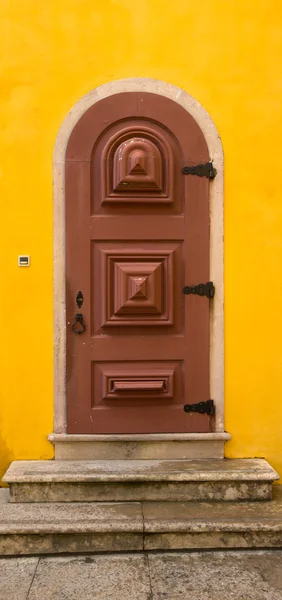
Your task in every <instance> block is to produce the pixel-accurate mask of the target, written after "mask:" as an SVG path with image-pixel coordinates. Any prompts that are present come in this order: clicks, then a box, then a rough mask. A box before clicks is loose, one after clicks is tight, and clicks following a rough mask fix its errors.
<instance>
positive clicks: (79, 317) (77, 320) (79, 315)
mask: <svg viewBox="0 0 282 600" xmlns="http://www.w3.org/2000/svg"><path fill="white" fill-rule="evenodd" d="M77 323H79V324H80V325H81V327H80V328H79V329H77V328H76V325H77ZM72 331H73V332H74V333H83V332H84V331H85V325H84V323H83V314H82V313H77V314H76V315H75V322H74V324H73V326H72Z"/></svg>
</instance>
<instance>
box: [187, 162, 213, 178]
mask: <svg viewBox="0 0 282 600" xmlns="http://www.w3.org/2000/svg"><path fill="white" fill-rule="evenodd" d="M216 172H217V171H216V169H215V168H214V166H213V164H212V162H209V163H206V164H201V165H195V166H191V167H183V169H182V173H183V175H198V177H207V179H214V178H215V176H216Z"/></svg>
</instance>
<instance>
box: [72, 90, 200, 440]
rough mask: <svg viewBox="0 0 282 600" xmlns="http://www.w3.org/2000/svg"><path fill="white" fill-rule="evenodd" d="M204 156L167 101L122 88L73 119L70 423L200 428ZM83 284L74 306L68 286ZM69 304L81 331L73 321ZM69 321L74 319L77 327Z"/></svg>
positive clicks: (140, 429)
mask: <svg viewBox="0 0 282 600" xmlns="http://www.w3.org/2000/svg"><path fill="white" fill-rule="evenodd" d="M208 160H209V154H208V150H207V145H206V142H205V140H204V137H203V134H202V132H201V130H200V129H199V127H198V125H197V124H196V122H195V121H194V120H193V118H192V117H191V116H190V115H189V114H188V113H187V112H186V111H185V110H184V109H183V108H182V107H181V106H179V105H178V104H176V103H174V102H173V101H171V100H169V99H167V98H164V97H161V96H158V95H155V94H149V93H140V92H138V93H122V94H117V95H115V96H111V97H110V98H106V99H104V100H101V101H99V102H97V103H96V104H95V105H94V106H92V107H91V108H90V109H89V110H88V111H87V112H86V113H85V114H84V116H83V117H82V118H81V119H80V121H79V122H78V124H77V125H76V127H75V128H74V130H73V132H72V135H71V137H70V140H69V143H68V148H67V156H66V285H67V431H68V433H151V432H208V431H210V417H208V416H207V415H200V414H196V413H192V414H189V413H188V414H187V413H185V412H184V410H183V406H184V405H185V404H186V403H188V404H194V403H198V402H201V401H205V400H208V399H209V397H210V396H209V393H210V392H209V300H208V299H207V298H206V297H200V296H193V295H188V296H185V295H184V294H183V291H182V290H183V287H184V285H195V284H198V283H205V282H206V281H208V280H209V199H208V192H209V182H208V180H207V179H206V178H205V177H201V178H200V177H197V176H193V175H188V176H185V175H183V174H182V167H183V166H185V165H193V164H198V163H202V162H207V161H208ZM79 291H81V292H82V294H83V304H82V306H81V308H80V309H78V307H77V305H76V296H77V293H78V292H79ZM76 313H81V314H83V322H84V324H85V327H86V329H85V332H84V333H82V334H77V333H74V332H73V331H72V324H73V322H74V317H75V314H76ZM79 327H80V323H79V322H78V323H77V325H76V328H77V329H79Z"/></svg>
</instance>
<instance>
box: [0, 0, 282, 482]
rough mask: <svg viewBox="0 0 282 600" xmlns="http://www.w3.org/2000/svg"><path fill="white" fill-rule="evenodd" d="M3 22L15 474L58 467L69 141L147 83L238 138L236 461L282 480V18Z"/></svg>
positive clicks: (229, 345) (7, 5)
mask: <svg viewBox="0 0 282 600" xmlns="http://www.w3.org/2000/svg"><path fill="white" fill-rule="evenodd" d="M0 11H1V16H0V20H1V23H2V30H3V31H2V33H1V36H0V37H2V42H1V43H2V51H1V55H2V59H1V70H2V74H1V92H2V98H1V107H0V119H1V128H0V129H1V134H0V153H1V161H0V169H1V172H0V186H1V236H0V238H1V252H0V261H1V282H2V286H1V294H0V302H1V349H0V368H1V428H0V431H1V469H2V472H3V470H4V469H5V468H6V467H7V466H8V464H9V462H10V461H11V460H12V459H14V458H51V457H52V447H51V445H49V443H48V442H47V440H46V436H47V434H48V433H49V432H51V431H52V411H53V379H52V378H53V372H52V369H53V365H52V357H53V343H52V183H51V181H52V166H51V161H52V151H53V146H54V141H55V138H56V134H57V131H58V129H59V127H60V124H61V122H62V121H63V119H64V117H65V115H66V113H67V112H68V110H69V109H70V108H71V106H72V105H73V104H75V102H76V101H77V100H78V99H79V98H80V97H81V96H83V95H84V94H85V93H87V92H88V91H89V90H91V89H93V88H94V87H96V86H98V85H100V84H102V83H105V82H108V81H111V80H114V79H119V78H123V77H134V76H137V77H154V78H157V79H162V80H164V81H167V82H170V83H172V84H174V85H176V86H179V87H182V88H183V89H184V90H186V91H187V92H188V93H189V94H191V95H192V96H194V97H195V98H197V100H199V102H200V103H201V104H202V105H203V106H204V107H205V108H206V109H207V111H208V112H209V113H210V115H211V117H212V118H213V120H214V122H215V124H216V126H217V128H218V131H219V132H220V135H221V137H222V141H223V147H224V151H225V164H226V171H225V269H226V270H225V284H226V296H225V299H226V304H225V307H226V429H227V430H228V431H229V432H230V433H231V435H232V441H231V442H230V443H228V445H227V447H226V450H227V455H228V456H232V457H234V456H242V457H244V456H248V457H249V456H265V457H266V458H267V459H268V460H269V461H270V462H271V463H272V465H273V466H274V467H276V468H277V469H278V470H279V471H280V473H281V474H282V452H281V434H280V432H281V428H282V316H281V308H282V192H281V165H282V161H281V157H280V146H281V136H282V122H281V104H282V78H281V59H282V41H281V40H282V26H281V23H282V4H281V3H279V2H277V0H268V1H267V2H266V1H265V0H248V1H247V2H246V0H213V2H212V3H211V1H210V0H202V1H201V3H200V4H199V2H195V1H193V2H192V0H175V1H174V2H172V1H171V0H143V1H142V2H137V3H136V2H132V0H100V1H98V0H48V1H47V2H38V0H1V3H0ZM20 253H27V254H30V255H31V261H32V263H31V267H30V269H20V268H18V266H17V255H18V254H20Z"/></svg>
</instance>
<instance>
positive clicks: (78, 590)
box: [0, 550, 282, 600]
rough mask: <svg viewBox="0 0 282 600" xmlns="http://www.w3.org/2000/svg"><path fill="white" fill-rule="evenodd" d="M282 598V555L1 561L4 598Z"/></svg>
mask: <svg viewBox="0 0 282 600" xmlns="http://www.w3.org/2000/svg"><path fill="white" fill-rule="evenodd" d="M7 599H9V600H51V599H52V600H90V599H91V600H186V599H187V600H282V551H280V550H276V551H273V550H270V551H241V552H240V551H236V552H233V551H229V552H210V551H208V552H192V553H180V552H177V553H163V554H157V553H156V554H153V553H143V554H123V555H118V554H112V555H86V556H71V555H70V556H60V557H58V556H56V557H42V558H37V557H21V558H2V559H0V600H7Z"/></svg>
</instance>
